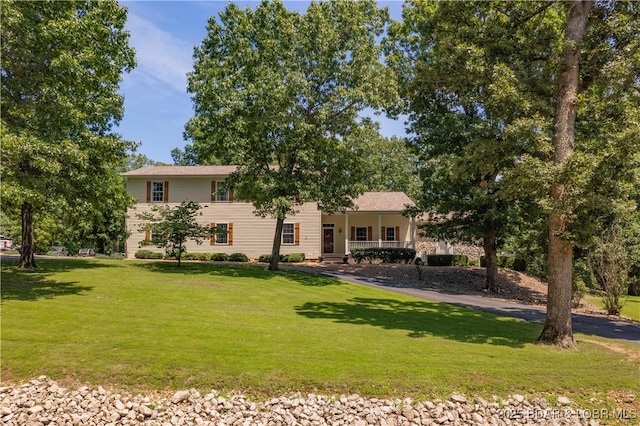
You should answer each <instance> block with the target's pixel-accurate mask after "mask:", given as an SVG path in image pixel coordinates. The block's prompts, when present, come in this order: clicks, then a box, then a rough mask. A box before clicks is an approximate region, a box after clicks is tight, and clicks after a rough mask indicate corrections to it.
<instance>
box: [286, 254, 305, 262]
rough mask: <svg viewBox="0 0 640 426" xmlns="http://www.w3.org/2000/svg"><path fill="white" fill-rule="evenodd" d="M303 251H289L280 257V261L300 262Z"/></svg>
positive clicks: (302, 258)
mask: <svg viewBox="0 0 640 426" xmlns="http://www.w3.org/2000/svg"><path fill="white" fill-rule="evenodd" d="M304 259H305V256H304V253H290V254H285V255H284V256H281V257H280V262H287V263H300V262H304Z"/></svg>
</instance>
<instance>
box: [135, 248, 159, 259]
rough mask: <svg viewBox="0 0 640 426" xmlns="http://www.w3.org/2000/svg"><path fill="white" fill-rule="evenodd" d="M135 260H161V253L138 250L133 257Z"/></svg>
mask: <svg viewBox="0 0 640 426" xmlns="http://www.w3.org/2000/svg"><path fill="white" fill-rule="evenodd" d="M134 256H135V257H136V259H163V258H164V255H163V254H162V253H156V252H153V251H151V250H138V251H137V252H136V254H135V255H134Z"/></svg>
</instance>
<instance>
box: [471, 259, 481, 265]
mask: <svg viewBox="0 0 640 426" xmlns="http://www.w3.org/2000/svg"><path fill="white" fill-rule="evenodd" d="M478 265H480V261H479V260H478V259H469V266H478Z"/></svg>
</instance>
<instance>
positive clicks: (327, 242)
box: [322, 228, 333, 253]
mask: <svg viewBox="0 0 640 426" xmlns="http://www.w3.org/2000/svg"><path fill="white" fill-rule="evenodd" d="M323 231H324V232H323V237H324V238H323V241H324V244H323V245H322V252H323V253H333V228H324V229H323Z"/></svg>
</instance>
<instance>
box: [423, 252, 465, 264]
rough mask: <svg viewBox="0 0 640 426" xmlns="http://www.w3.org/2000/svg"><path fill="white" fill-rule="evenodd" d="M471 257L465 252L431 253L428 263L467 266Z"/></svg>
mask: <svg viewBox="0 0 640 426" xmlns="http://www.w3.org/2000/svg"><path fill="white" fill-rule="evenodd" d="M468 264H469V258H468V257H467V256H465V255H463V254H429V255H427V265H429V266H467V265H468Z"/></svg>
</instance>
